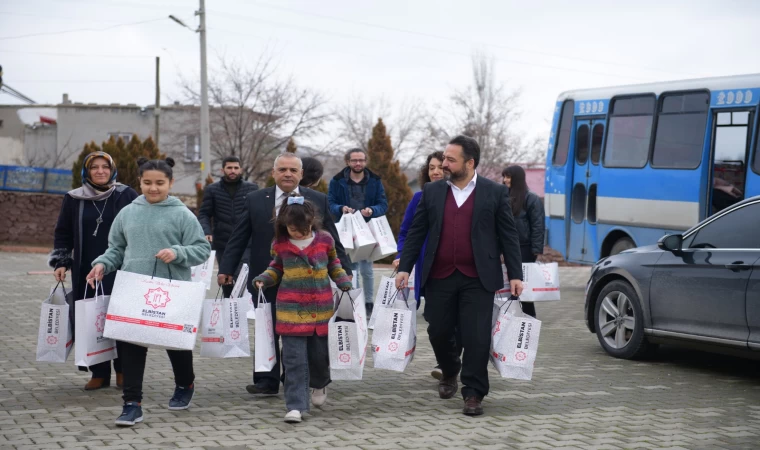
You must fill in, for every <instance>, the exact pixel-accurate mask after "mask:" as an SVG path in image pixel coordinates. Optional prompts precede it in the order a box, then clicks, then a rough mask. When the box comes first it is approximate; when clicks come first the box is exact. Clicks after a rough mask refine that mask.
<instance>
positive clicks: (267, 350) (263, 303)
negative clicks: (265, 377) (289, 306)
mask: <svg viewBox="0 0 760 450" xmlns="http://www.w3.org/2000/svg"><path fill="white" fill-rule="evenodd" d="M256 302H257V303H258V305H256V326H255V329H254V331H255V339H254V350H253V366H254V369H253V371H254V372H269V371H270V370H272V368H274V365H275V364H277V354H276V352H275V349H274V324H273V323H272V304H271V303H269V302H268V301H267V299H266V297H264V290H263V289H259V294H258V300H257V301H256Z"/></svg>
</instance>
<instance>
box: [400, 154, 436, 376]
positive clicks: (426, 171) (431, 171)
mask: <svg viewBox="0 0 760 450" xmlns="http://www.w3.org/2000/svg"><path fill="white" fill-rule="evenodd" d="M419 180H420V191H419V192H415V194H414V196H413V197H412V201H411V202H409V206H407V207H406V212H405V213H404V220H403V221H402V222H401V229H400V230H399V234H398V246H397V249H398V257H397V258H396V259H395V260H394V261H393V267H394V268H398V263H399V258H400V257H401V250H403V248H404V241H405V240H406V233H407V232H408V231H409V229H410V228H411V227H412V220H413V219H414V212H415V211H416V210H417V204H418V203H419V202H420V199H421V198H422V187H423V186H425V184H426V183H429V182H431V181H439V180H443V152H441V151H438V152H433V153H431V154H430V155H428V157H427V162H426V163H425V165H424V166H422V167H421V168H420V175H419ZM425 247H427V241H425V245H423V246H422V251H420V256H419V258H417V263H416V264H415V265H414V269H415V270H414V298H415V299H417V308H419V307H420V296H421V295H422V281H421V280H422V264H423V259H424V257H425ZM424 315H425V314H424V312H423V316H424ZM431 375H432V376H433V377H434V378H436V379H439V380H440V377H441V370H440V369H439V368H438V367H436V368H435V369H433V371H432V372H431Z"/></svg>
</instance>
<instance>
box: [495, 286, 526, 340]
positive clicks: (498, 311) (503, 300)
mask: <svg viewBox="0 0 760 450" xmlns="http://www.w3.org/2000/svg"><path fill="white" fill-rule="evenodd" d="M507 313H511V314H513V315H514V316H517V317H524V316H525V315H526V314H525V313H523V312H522V309H521V305H520V300H518V299H513V298H512V297H511V295H509V294H506V295H502V294H500V293H496V295H495V296H494V299H493V314H492V315H491V317H492V318H491V348H493V346H494V345H495V343H496V342H498V341H499V339H501V338H502V337H503V336H504V332H505V331H506V327H504V326H503V324H504V323H506V321H507V318H506V314H507Z"/></svg>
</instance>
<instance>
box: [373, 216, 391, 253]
mask: <svg viewBox="0 0 760 450" xmlns="http://www.w3.org/2000/svg"><path fill="white" fill-rule="evenodd" d="M369 229H370V231H371V232H372V236H373V237H374V238H375V241H377V244H375V248H373V249H372V254H371V255H370V257H369V259H371V260H372V261H377V260H378V259H383V258H385V257H386V256H390V255H393V254H394V253H396V252H397V250H396V239H395V238H394V237H393V231H392V230H391V225H390V224H389V223H388V218H387V217H385V216H380V217H376V218H374V219H371V220H370V221H369Z"/></svg>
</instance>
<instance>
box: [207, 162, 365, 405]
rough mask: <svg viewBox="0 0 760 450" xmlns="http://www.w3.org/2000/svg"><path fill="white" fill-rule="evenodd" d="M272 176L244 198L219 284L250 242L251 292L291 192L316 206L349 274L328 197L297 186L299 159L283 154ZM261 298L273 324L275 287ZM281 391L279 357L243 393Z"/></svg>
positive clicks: (277, 341) (229, 279)
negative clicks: (243, 211) (269, 309)
mask: <svg viewBox="0 0 760 450" xmlns="http://www.w3.org/2000/svg"><path fill="white" fill-rule="evenodd" d="M272 177H273V178H274V182H275V185H274V186H271V187H268V188H265V189H259V190H258V191H254V192H251V193H250V194H248V195H247V196H246V198H245V201H246V209H247V212H246V215H245V216H243V217H242V218H241V219H240V220H239V221H238V223H237V225H236V226H235V229H234V231H233V232H232V235H231V236H230V239H229V241H228V242H227V248H226V250H225V252H224V257H223V259H222V261H221V263H220V264H219V275H218V278H217V281H218V283H219V285H220V286H221V285H227V284H231V283H232V282H233V277H232V274H233V273H235V269H236V268H237V265H238V264H239V262H240V258H241V257H242V256H243V253H244V251H245V248H246V246H247V245H248V243H249V242H250V244H251V245H250V264H249V265H250V267H249V272H248V290H249V291H250V292H252V293H254V295H253V298H254V299H255V298H256V294H255V292H256V291H255V290H254V288H253V285H252V280H253V278H254V277H256V276H257V275H259V274H261V273H262V272H264V270H266V268H267V266H269V263H270V262H271V261H272V255H271V254H270V249H271V246H272V239H273V238H274V219H275V214H276V213H277V211H279V210H280V205H282V202H283V200H284V199H285V198H286V197H287V196H288V195H289V194H290V193H291V192H293V191H295V192H299V193H300V194H301V195H303V196H304V198H306V200H309V201H311V202H312V203H314V205H316V207H317V208H318V209H319V211H320V213H321V215H322V228H323V229H324V230H326V231H327V232H329V233H330V234H331V235H332V237H333V239H335V249H336V250H337V252H338V258H339V259H340V262H341V264H342V265H343V268H344V269H345V270H346V273H348V274H349V275H351V269H350V268H349V267H350V266H349V265H350V263H351V260H350V259H349V258H348V256H346V252H345V250H344V249H343V246H342V245H341V243H340V239H339V237H338V230H337V228H335V222H333V219H332V216H331V215H330V210H329V208H328V205H327V196H326V195H325V194H322V193H320V192H317V191H314V190H312V189H309V188H306V187H303V186H299V185H298V183H299V181H300V180H301V178H302V177H303V165H302V164H301V159H300V158H299V157H298V156H296V155H294V154H293V153H283V154H281V155H280V156H278V157H277V159H275V161H274V168H273V169H272ZM264 296H265V297H266V299H267V301H268V302H270V303H271V304H272V323H275V322H276V320H275V317H274V314H275V309H276V307H277V304H276V303H275V301H276V299H277V286H274V287H271V288H268V289H266V290H264ZM275 354H277V355H279V354H280V339H279V336H278V335H276V334H275ZM279 389H280V360H279V356H278V360H277V363H276V364H275V367H274V369H272V370H271V371H269V372H254V374H253V384H251V385H248V386H247V387H246V390H247V391H248V392H250V393H251V394H259V395H275V394H277V393H278V392H279Z"/></svg>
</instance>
